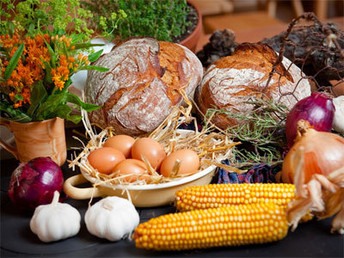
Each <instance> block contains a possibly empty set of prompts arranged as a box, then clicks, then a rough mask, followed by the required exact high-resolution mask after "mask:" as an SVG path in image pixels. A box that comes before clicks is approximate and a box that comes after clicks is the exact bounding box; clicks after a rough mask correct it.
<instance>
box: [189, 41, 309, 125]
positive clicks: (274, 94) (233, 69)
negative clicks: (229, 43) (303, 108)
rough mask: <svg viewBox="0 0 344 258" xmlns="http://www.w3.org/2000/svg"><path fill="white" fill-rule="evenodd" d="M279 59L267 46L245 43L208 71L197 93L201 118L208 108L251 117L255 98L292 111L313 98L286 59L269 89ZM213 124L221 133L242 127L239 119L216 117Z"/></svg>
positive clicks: (300, 74)
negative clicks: (223, 130)
mask: <svg viewBox="0 0 344 258" xmlns="http://www.w3.org/2000/svg"><path fill="white" fill-rule="evenodd" d="M277 58H278V55H277V54H276V52H275V51H274V50H272V49H271V48H270V47H268V46H267V45H264V44H259V43H244V44H241V45H239V46H238V47H237V48H236V49H235V51H234V53H233V54H232V55H231V56H227V57H222V58H220V59H218V60H217V61H216V62H214V63H213V64H212V65H210V66H209V67H208V69H207V70H206V72H205V74H204V76H203V79H202V82H201V83H200V85H199V86H198V87H197V89H196V92H195V102H196V104H197V106H198V107H199V110H200V112H201V113H202V114H206V112H207V110H208V109H209V108H215V109H221V110H226V111H229V112H240V113H242V114H246V113H249V112H250V111H252V109H253V105H252V104H248V103H247V101H248V100H250V99H251V98H252V97H256V98H261V97H263V98H264V99H270V100H273V101H275V102H279V103H283V104H284V105H286V106H287V107H288V108H289V109H290V108H291V107H293V106H294V105H295V104H296V102H297V100H300V99H302V98H304V97H307V96H309V95H310V94H311V87H310V84H309V82H308V80H307V79H306V78H302V76H303V74H302V72H301V70H300V69H299V68H298V67H297V66H295V65H293V64H291V62H290V61H289V60H288V59H287V58H283V62H282V64H279V65H277V67H276V72H275V73H274V74H273V76H272V78H271V81H270V82H269V84H268V86H266V85H267V81H268V78H269V73H270V72H271V71H272V67H273V64H274V63H275V62H276V60H277ZM213 122H214V123H215V124H216V125H217V126H219V127H220V128H222V129H226V128H227V127H228V126H233V125H236V124H239V123H240V122H243V121H238V120H237V119H236V118H233V117H228V116H227V115H225V114H220V113H217V114H216V115H215V116H214V117H213Z"/></svg>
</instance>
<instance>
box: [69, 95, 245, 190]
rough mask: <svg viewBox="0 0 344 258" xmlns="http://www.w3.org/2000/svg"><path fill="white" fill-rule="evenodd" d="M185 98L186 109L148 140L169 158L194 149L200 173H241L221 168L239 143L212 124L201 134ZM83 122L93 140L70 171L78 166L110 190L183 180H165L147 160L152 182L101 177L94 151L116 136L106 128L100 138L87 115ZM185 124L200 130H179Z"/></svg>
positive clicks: (114, 175) (176, 110)
mask: <svg viewBox="0 0 344 258" xmlns="http://www.w3.org/2000/svg"><path fill="white" fill-rule="evenodd" d="M183 96H184V101H185V102H186V103H187V105H186V106H185V107H184V106H180V107H173V109H172V112H171V113H170V115H169V116H168V117H167V118H166V119H165V120H164V121H163V122H162V123H161V125H160V126H159V127H158V128H157V129H156V130H154V131H153V132H152V133H150V134H149V135H145V136H144V137H150V138H152V139H154V140H156V141H158V142H159V143H160V144H161V145H162V146H163V148H164V149H165V151H166V154H167V155H169V154H170V153H171V152H173V151H175V150H179V149H191V150H193V151H195V152H196V153H197V154H198V156H199V157H200V164H201V165H200V168H199V170H198V171H202V170H203V169H205V168H207V167H209V166H210V165H216V166H217V167H222V168H225V169H226V170H229V171H234V172H240V171H239V170H238V169H236V168H234V167H230V166H227V165H224V164H221V161H222V160H224V159H230V158H231V157H232V149H233V147H234V146H236V145H238V144H239V143H238V142H233V141H232V140H231V139H230V137H229V136H228V135H226V133H225V132H223V131H219V130H218V129H217V128H215V127H214V126H213V125H211V124H210V123H206V125H205V126H203V128H202V130H201V131H198V130H197V128H198V127H197V121H196V119H195V117H192V115H191V110H192V103H191V102H190V101H189V100H188V99H187V98H186V96H185V94H183ZM210 119H211V118H210ZM82 121H83V124H84V127H85V130H86V134H87V137H88V138H89V139H90V140H89V141H88V143H87V145H83V150H82V151H81V153H80V154H78V155H76V154H75V155H74V156H75V158H74V159H73V160H72V161H70V164H69V167H71V168H73V169H75V166H78V167H79V168H80V170H81V172H82V174H83V175H84V176H85V177H86V178H94V179H95V181H96V182H99V184H104V183H105V184H107V185H108V186H109V185H111V186H116V185H145V184H160V183H166V182H171V181H173V180H178V179H180V178H181V177H182V176H178V175H176V174H177V173H173V171H172V173H171V174H172V176H171V177H163V176H162V175H160V174H159V173H158V172H157V171H155V170H154V168H153V167H152V166H151V165H150V164H149V162H148V160H146V159H144V163H145V164H146V167H147V171H148V173H149V175H150V180H148V182H146V181H144V180H137V181H135V182H131V183H128V182H124V181H123V176H122V177H121V176H117V173H116V172H114V173H112V174H109V175H106V174H102V173H99V172H98V171H97V170H96V169H94V168H93V167H92V166H91V165H90V164H89V162H88V159H87V157H88V155H89V154H90V153H91V152H92V151H93V150H95V149H97V148H100V147H102V145H103V143H104V142H105V141H106V140H107V139H108V138H109V137H112V136H114V135H115V133H114V131H113V130H112V128H105V129H102V130H101V132H100V133H98V134H97V133H96V132H95V131H94V130H93V129H92V126H94V124H91V123H90V121H89V120H88V117H87V113H86V112H84V111H82ZM209 121H210V120H209ZM185 123H188V124H190V123H194V125H195V128H196V130H195V131H191V130H181V129H178V127H179V126H180V125H182V124H185ZM140 137H143V136H140ZM74 138H76V137H74ZM138 138H139V137H138ZM178 165H179V164H178V163H176V164H175V166H174V170H178ZM174 172H176V171H174ZM196 173H197V172H196ZM127 176H130V175H127ZM188 176H190V175H188Z"/></svg>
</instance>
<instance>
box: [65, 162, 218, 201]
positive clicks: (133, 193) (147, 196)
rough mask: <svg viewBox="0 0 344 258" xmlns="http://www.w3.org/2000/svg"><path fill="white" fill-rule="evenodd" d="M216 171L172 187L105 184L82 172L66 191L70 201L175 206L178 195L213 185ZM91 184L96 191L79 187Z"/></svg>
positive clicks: (212, 168) (68, 182) (213, 168)
mask: <svg viewBox="0 0 344 258" xmlns="http://www.w3.org/2000/svg"><path fill="white" fill-rule="evenodd" d="M215 171H216V166H214V165H212V166H210V167H208V168H206V169H204V170H202V171H199V172H197V173H195V174H193V175H191V176H188V177H184V178H181V179H179V180H174V181H171V182H168V183H161V184H149V185H132V186H124V185H111V184H108V183H105V182H102V181H100V180H98V179H96V178H94V177H91V176H89V175H88V174H87V173H85V172H84V171H83V170H81V173H82V174H79V175H75V176H72V177H70V178H68V179H67V180H66V181H65V183H64V191H65V193H66V194H67V195H68V196H69V197H71V198H74V199H79V200H80V199H81V200H83V199H89V198H91V197H105V196H119V197H123V198H127V199H130V200H131V201H132V203H133V204H134V205H135V206H136V207H156V206H162V205H167V204H171V203H173V202H174V200H175V193H176V192H177V191H179V190H181V189H183V188H184V187H186V186H191V185H206V184H209V183H210V182H211V179H212V178H213V176H214V174H215ZM87 181H89V182H91V183H92V184H93V187H88V188H83V187H78V186H80V185H81V184H83V183H85V182H87Z"/></svg>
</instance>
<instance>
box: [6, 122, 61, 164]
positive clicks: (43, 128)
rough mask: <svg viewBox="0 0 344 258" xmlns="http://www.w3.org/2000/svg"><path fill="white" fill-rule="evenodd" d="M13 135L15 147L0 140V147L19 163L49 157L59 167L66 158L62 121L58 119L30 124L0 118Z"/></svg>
mask: <svg viewBox="0 0 344 258" xmlns="http://www.w3.org/2000/svg"><path fill="white" fill-rule="evenodd" d="M0 125H3V126H6V127H7V128H8V129H9V130H10V131H11V132H12V133H13V135H14V139H15V146H12V145H9V144H7V143H5V142H4V141H3V140H0V145H1V147H3V148H4V149H5V150H7V151H8V152H10V153H12V154H13V156H15V158H16V159H18V160H19V161H20V162H27V161H29V160H31V159H33V158H37V157H50V158H51V159H52V160H53V161H55V162H56V163H57V164H58V165H59V166H61V165H63V163H64V162H65V161H66V158H67V147H66V137H65V127H64V119H61V118H59V117H57V118H53V119H49V120H45V121H39V122H31V123H18V122H14V121H10V120H6V119H2V118H0Z"/></svg>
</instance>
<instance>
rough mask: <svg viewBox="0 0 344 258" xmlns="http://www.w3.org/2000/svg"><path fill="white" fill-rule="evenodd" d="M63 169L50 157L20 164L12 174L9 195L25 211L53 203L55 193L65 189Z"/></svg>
mask: <svg viewBox="0 0 344 258" xmlns="http://www.w3.org/2000/svg"><path fill="white" fill-rule="evenodd" d="M63 182H64V180H63V174H62V170H61V168H60V167H59V166H58V165H57V164H56V163H55V162H54V161H53V160H52V159H51V158H49V157H39V158H35V159H32V160H30V161H29V162H27V163H22V164H20V165H19V166H18V167H17V168H16V169H15V170H14V171H13V173H12V176H11V180H10V186H9V190H8V195H9V197H10V199H11V201H12V203H13V204H14V205H16V206H17V207H18V208H20V209H23V210H34V209H35V208H36V207H37V206H39V205H42V204H49V203H51V201H52V199H53V197H54V192H55V191H58V192H61V190H62V187H63Z"/></svg>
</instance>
